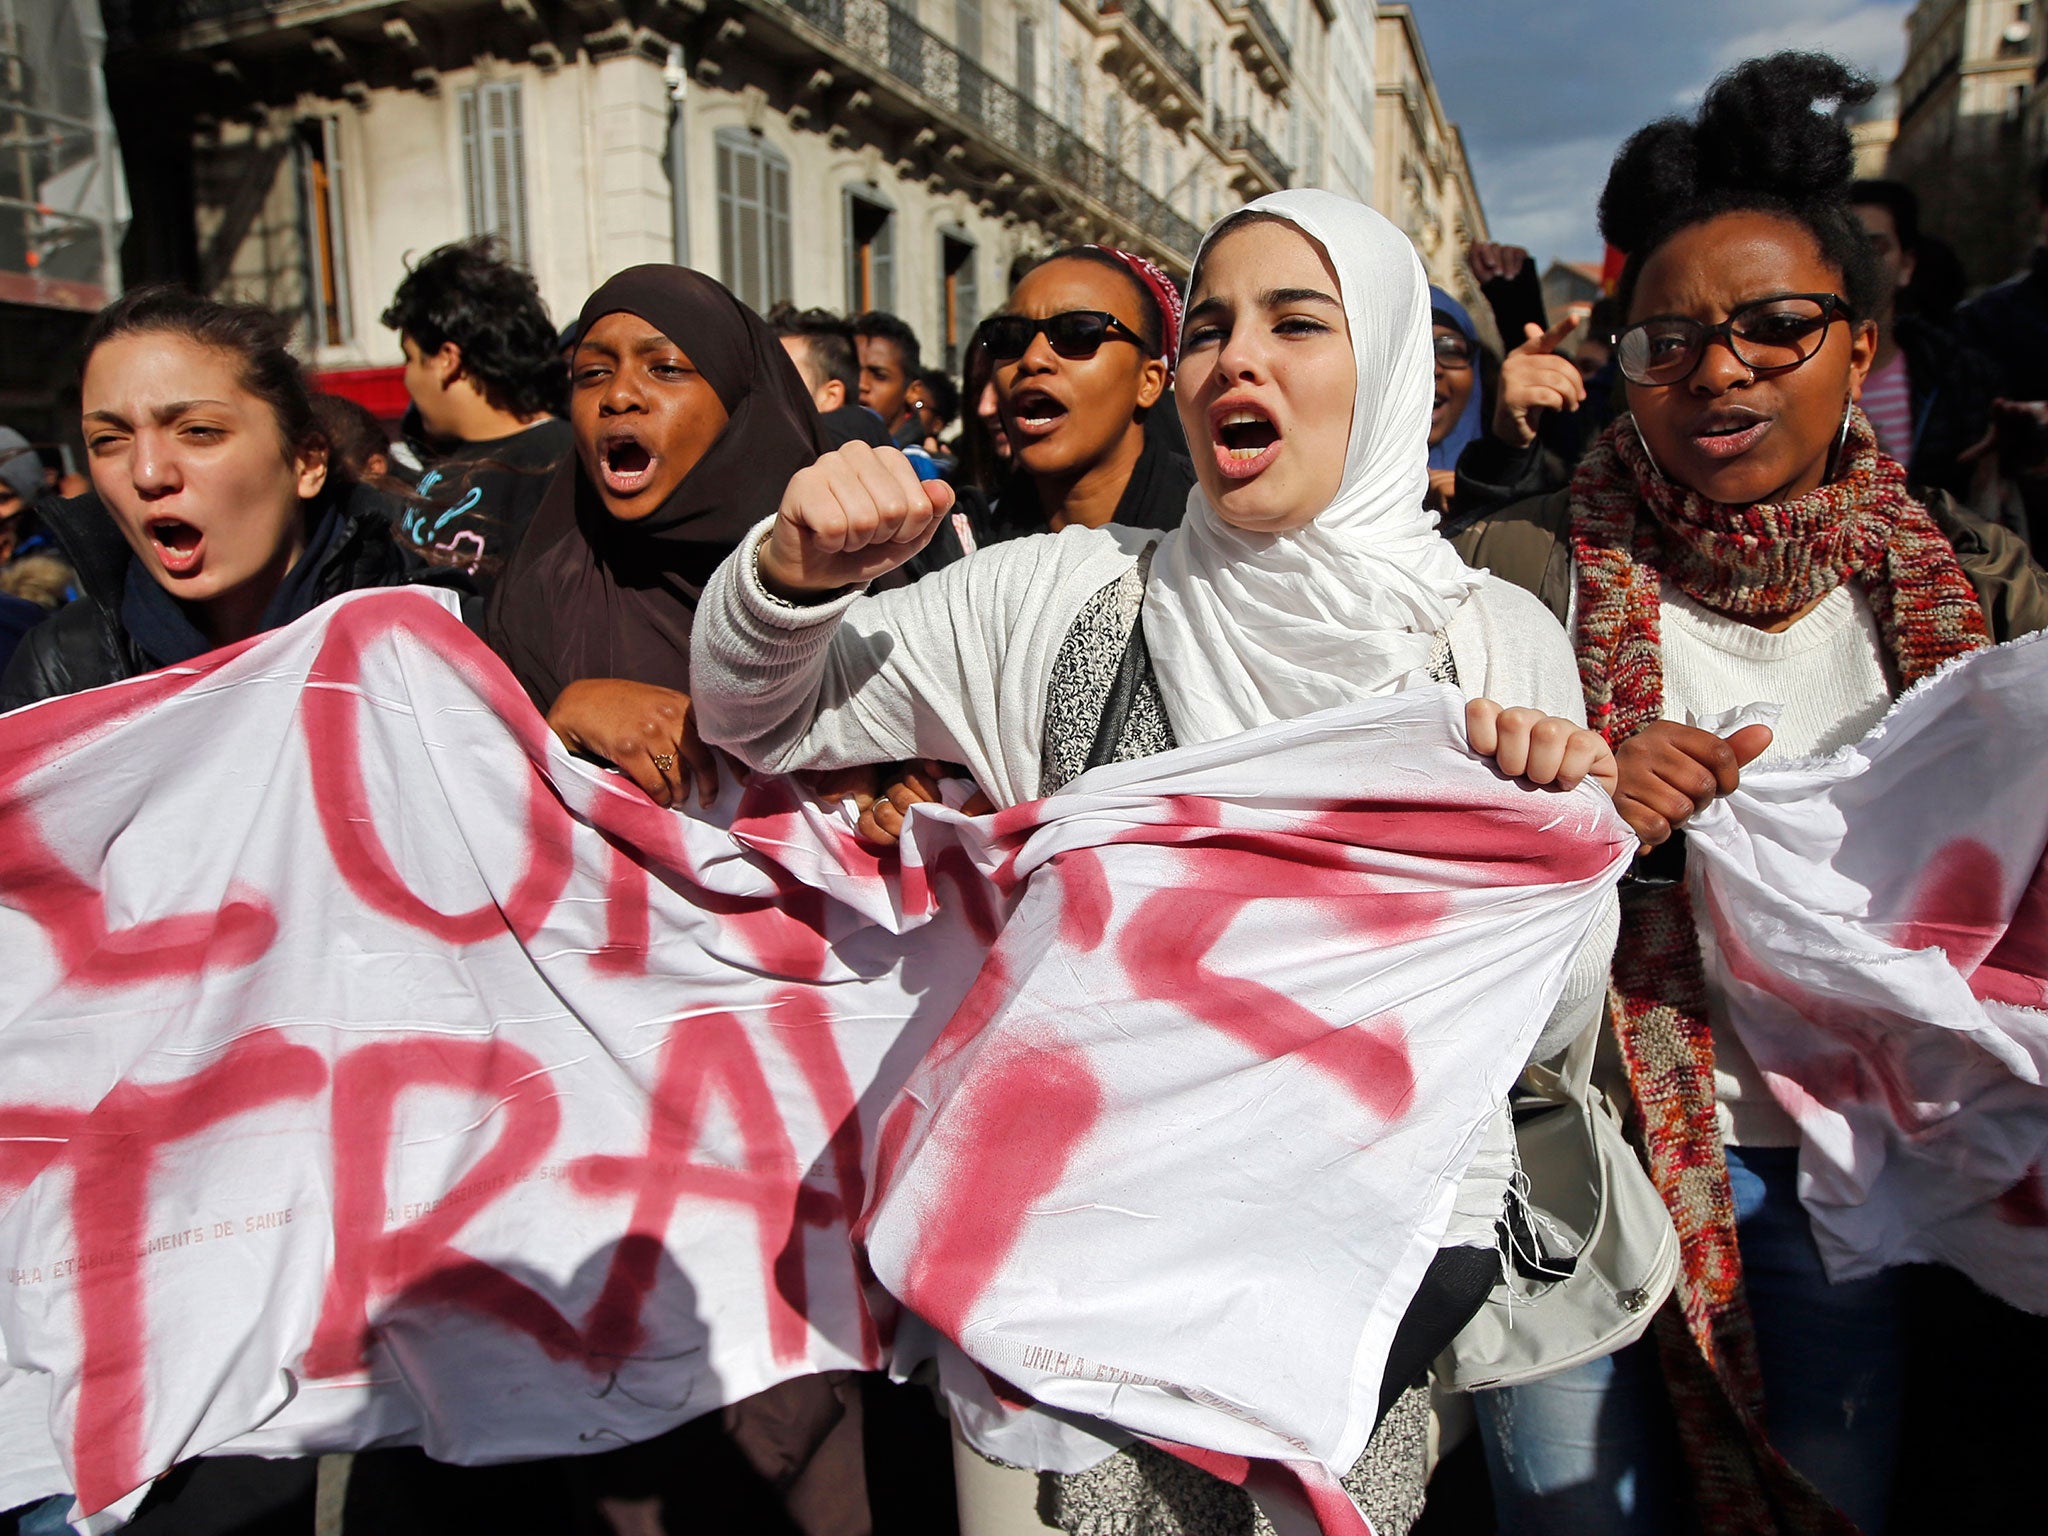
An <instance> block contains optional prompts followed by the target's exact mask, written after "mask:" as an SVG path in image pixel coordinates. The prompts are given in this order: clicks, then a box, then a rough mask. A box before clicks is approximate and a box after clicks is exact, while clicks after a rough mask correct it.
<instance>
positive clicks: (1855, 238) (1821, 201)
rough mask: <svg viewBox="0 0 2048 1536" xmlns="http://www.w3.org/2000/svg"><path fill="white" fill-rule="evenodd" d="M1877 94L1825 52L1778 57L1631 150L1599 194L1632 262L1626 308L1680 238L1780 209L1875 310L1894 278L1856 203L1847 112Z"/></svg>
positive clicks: (1624, 287)
mask: <svg viewBox="0 0 2048 1536" xmlns="http://www.w3.org/2000/svg"><path fill="white" fill-rule="evenodd" d="M1875 91H1876V87H1875V86H1874V85H1872V84H1871V82H1870V81H1869V80H1867V79H1866V78H1864V77H1863V76H1862V75H1859V74H1857V73H1856V72H1855V71H1854V70H1852V69H1850V68H1849V67H1848V66H1847V65H1846V64H1843V63H1842V62H1841V61H1840V60H1838V59H1833V58H1830V57H1829V56H1828V55H1826V54H1824V53H1774V54H1772V55H1770V56H1769V57H1768V58H1762V59H1751V60H1749V61H1748V62H1746V63H1743V64H1738V65H1737V66H1736V67H1735V68H1733V69H1731V70H1729V71H1728V72H1727V73H1726V74H1724V75H1722V76H1721V77H1720V78H1719V79H1717V80H1716V81H1714V83H1713V84H1712V85H1710V86H1709V87H1707V94H1706V98H1705V99H1704V100H1703V101H1702V102H1701V103H1700V109H1699V113H1698V115H1697V116H1696V117H1695V118H1693V119H1691V120H1690V121H1688V120H1687V119H1685V118H1682V117H1667V118H1664V119H1662V120H1661V121H1658V122H1654V123H1652V124H1650V126H1649V127H1647V128H1643V129H1639V130H1638V131H1637V132H1636V133H1635V134H1634V135H1633V136H1632V137H1631V138H1630V139H1629V141H1628V142H1627V143H1626V144H1624V145H1622V147H1621V153H1620V154H1618V155H1616V156H1615V157H1614V165H1613V167H1612V168H1611V169H1610V170H1609V171H1608V173H1607V187H1606V190H1605V191H1603V192H1602V193H1601V194H1600V233H1601V235H1602V236H1603V237H1604V238H1605V239H1606V241H1607V243H1608V244H1609V245H1611V246H1613V247H1614V248H1615V249H1616V250H1618V251H1622V252H1624V253H1625V254H1626V255H1627V258H1628V260H1627V263H1626V265H1625V266H1624V267H1623V268H1622V274H1621V284H1620V290H1619V292H1618V294H1617V295H1616V296H1617V297H1618V298H1619V300H1620V302H1621V308H1622V312H1623V313H1624V314H1626V313H1627V312H1628V309H1629V306H1630V303H1631V302H1632V300H1633V298H1634V295H1635V287H1636V280H1637V279H1638V278H1639V277H1640V276H1641V275H1642V270H1643V264H1644V263H1645V262H1646V261H1648V260H1649V259H1650V257H1651V256H1652V255H1653V254H1655V252H1656V251H1657V249H1658V248H1659V247H1660V246H1662V245H1663V244H1664V243H1665V242H1666V241H1668V240H1669V239H1670V238H1671V237H1672V236H1673V235H1676V234H1677V233H1679V232H1680V231H1681V230H1685V229H1690V228H1692V226H1694V225H1695V224H1701V223H1704V222H1705V221H1706V220H1708V219H1712V218H1717V217H1719V216H1720V215H1722V214H1724V213H1748V212H1757V213H1772V214H1777V215H1779V216H1780V217H1783V218H1786V219H1789V220H1791V221H1792V222H1794V223H1796V224H1798V225H1800V226H1801V227H1803V228H1804V229H1805V230H1806V231H1807V232H1808V233H1809V234H1810V235H1812V236H1813V238H1814V241H1815V243H1816V244H1817V245H1818V246H1819V247H1820V252H1821V255H1822V257H1823V258H1824V259H1825V260H1826V261H1827V263H1828V265H1830V266H1832V267H1835V268H1836V269H1838V270H1839V271H1840V272H1841V274H1842V286H1843V289H1844V290H1845V291H1844V292H1843V294H1842V297H1843V298H1844V299H1846V300H1848V302H1849V307H1850V309H1851V310H1852V311H1853V312H1854V313H1855V315H1856V316H1857V317H1859V318H1862V317H1867V316H1869V315H1872V314H1874V313H1875V312H1876V311H1877V309H1878V307H1879V304H1880V302H1881V300H1882V298H1883V291H1884V290H1883V284H1884V277H1883V273H1882V271H1881V269H1880V268H1879V266H1878V261H1877V255H1876V252H1875V251H1874V250H1873V249H1872V247H1871V244H1870V237H1869V236H1868V235H1867V234H1866V233H1865V232H1864V228H1863V224H1862V221H1861V220H1859V219H1858V218H1857V217H1856V214H1855V212H1854V210H1853V209H1851V207H1850V206H1849V186H1850V183H1851V181H1852V180H1853V179H1854V177H1855V155H1854V150H1853V148H1852V146H1851V143H1850V139H1849V130H1848V128H1847V127H1846V126H1845V124H1844V122H1843V113H1844V112H1845V111H1846V110H1847V109H1848V108H1850V107H1854V106H1858V105H1860V104H1861V103H1863V102H1865V101H1868V100H1869V99H1870V97H1871V96H1872V95H1873V94H1874V93H1875Z"/></svg>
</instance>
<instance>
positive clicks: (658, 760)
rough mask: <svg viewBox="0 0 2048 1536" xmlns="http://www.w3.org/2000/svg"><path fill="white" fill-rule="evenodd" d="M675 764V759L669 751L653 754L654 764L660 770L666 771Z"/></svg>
mask: <svg viewBox="0 0 2048 1536" xmlns="http://www.w3.org/2000/svg"><path fill="white" fill-rule="evenodd" d="M675 765H676V760H675V758H674V757H673V756H671V755H670V754H669V753H667V752H657V753H655V754H654V766H655V767H656V768H657V769H659V770H660V771H661V772H663V773H667V772H668V771H669V769H671V768H673V767H675Z"/></svg>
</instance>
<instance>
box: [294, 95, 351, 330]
mask: <svg viewBox="0 0 2048 1536" xmlns="http://www.w3.org/2000/svg"><path fill="white" fill-rule="evenodd" d="M339 126H340V125H339V124H337V123H336V122H335V121H334V119H333V118H331V117H315V118H310V119H308V120H307V121H305V122H303V123H300V124H299V132H298V139H297V152H298V162H299V199H300V203H301V206H302V207H303V208H304V210H305V213H304V217H303V218H302V219H301V220H300V228H301V229H303V230H304V231H305V240H306V322H307V326H308V328H309V329H310V330H311V332H312V335H313V340H314V344H315V345H317V346H327V347H338V346H341V345H343V344H344V343H346V342H347V341H348V340H349V339H350V338H351V337H352V336H353V334H354V330H355V328H354V327H353V326H352V325H351V324H350V323H349V313H350V309H349V297H348V255H347V249H346V247H345V245H344V244H343V241H342V233H341V231H342V223H341V155H340V145H339V142H338V138H339Z"/></svg>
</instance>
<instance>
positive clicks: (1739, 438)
mask: <svg viewBox="0 0 2048 1536" xmlns="http://www.w3.org/2000/svg"><path fill="white" fill-rule="evenodd" d="M1772 424H1773V418H1772V417H1769V416H1766V415H1764V413H1763V412H1761V411H1753V410H1751V409H1750V408H1749V407H1748V406H1746V405H1718V406H1715V407H1714V409H1712V410H1710V411H1708V412H1706V413H1705V414H1704V415H1702V416H1700V417H1699V418H1698V419H1696V420H1695V421H1694V422H1693V424H1692V426H1691V428H1690V429H1689V430H1688V432H1687V433H1686V436H1687V438H1688V439H1689V440H1690V441H1691V443H1692V446H1693V448H1694V449H1695V450H1696V451H1697V452H1699V453H1702V454H1704V455H1705V456H1706V457H1708V458H1710V459H1737V458H1740V457H1742V455H1743V454H1745V453H1747V452H1749V450H1750V449H1752V448H1754V447H1755V446H1756V445H1757V444H1758V443H1760V442H1762V441H1763V439H1764V436H1765V434H1766V433H1768V432H1769V431H1770V430H1771V426H1772Z"/></svg>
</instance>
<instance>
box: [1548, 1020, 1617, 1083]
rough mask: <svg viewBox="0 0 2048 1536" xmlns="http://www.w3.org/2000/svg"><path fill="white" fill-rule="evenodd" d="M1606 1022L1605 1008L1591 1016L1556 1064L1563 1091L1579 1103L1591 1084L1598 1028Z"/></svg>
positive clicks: (1598, 1045) (1596, 1053) (1597, 1047)
mask: <svg viewBox="0 0 2048 1536" xmlns="http://www.w3.org/2000/svg"><path fill="white" fill-rule="evenodd" d="M1606 1023H1607V1010H1606V1008H1605V1007H1602V1008H1601V1010H1600V1011H1599V1012H1598V1013H1596V1014H1595V1015H1594V1016H1593V1022H1592V1023H1590V1024H1588V1025H1587V1026H1586V1027H1585V1028H1584V1029H1582V1030H1580V1031H1579V1033H1578V1037H1577V1038H1576V1039H1574V1040H1573V1041H1572V1043H1571V1044H1570V1045H1568V1046H1566V1047H1565V1048H1564V1054H1563V1056H1562V1058H1561V1059H1560V1060H1559V1061H1558V1064H1557V1075H1558V1077H1559V1079H1560V1080H1561V1081H1562V1082H1563V1083H1564V1091H1565V1092H1566V1093H1568V1094H1570V1095H1571V1096H1572V1098H1573V1099H1574V1100H1576V1101H1578V1102H1580V1103H1584V1102H1585V1098H1586V1095H1587V1093H1588V1092H1589V1091H1590V1090H1591V1088H1592V1086H1593V1058H1594V1057H1595V1056H1597V1055H1598V1054H1599V1053H1600V1030H1601V1028H1602V1027H1603V1026H1604V1025H1605V1024H1606Z"/></svg>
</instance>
